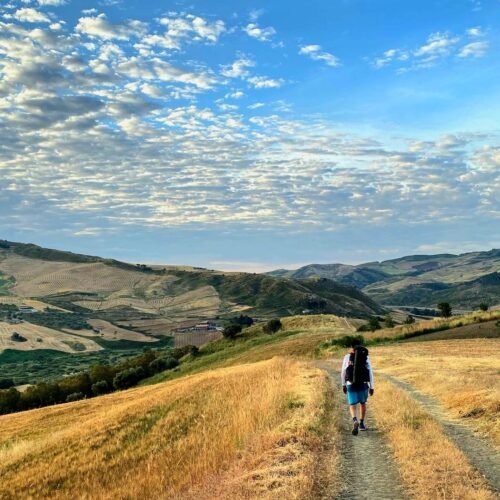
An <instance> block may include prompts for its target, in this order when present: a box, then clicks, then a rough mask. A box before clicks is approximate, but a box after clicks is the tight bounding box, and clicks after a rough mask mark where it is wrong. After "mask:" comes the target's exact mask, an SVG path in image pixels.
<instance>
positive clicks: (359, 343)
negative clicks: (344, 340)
mask: <svg viewBox="0 0 500 500" xmlns="http://www.w3.org/2000/svg"><path fill="white" fill-rule="evenodd" d="M358 345H361V342H360V341H359V340H358V339H356V340H353V341H352V342H351V347H352V348H354V347H358Z"/></svg>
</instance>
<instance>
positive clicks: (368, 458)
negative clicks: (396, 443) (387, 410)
mask: <svg viewBox="0 0 500 500" xmlns="http://www.w3.org/2000/svg"><path fill="white" fill-rule="evenodd" d="M316 366H318V368H321V369H322V370H325V371H326V372H327V373H328V375H329V377H330V380H331V382H332V385H333V387H334V390H336V391H337V393H338V392H340V393H341V387H340V383H339V377H340V375H339V372H338V371H337V370H335V369H334V367H333V366H332V363H329V362H317V363H316ZM342 410H343V418H342V430H341V434H342V436H341V438H342V448H341V452H342V463H341V468H342V471H341V477H342V478H343V480H344V488H343V490H342V491H341V492H340V494H339V495H338V496H336V497H334V496H332V497H330V498H332V499H333V498H335V499H336V500H402V499H404V498H408V495H405V493H404V489H403V486H402V482H401V478H400V475H399V472H398V468H397V466H396V464H395V462H394V459H393V457H392V453H391V451H390V449H389V446H388V445H387V442H386V439H385V437H384V435H383V434H382V433H381V432H379V431H378V430H377V426H376V422H375V421H374V419H373V416H372V413H371V412H370V410H368V412H367V419H366V424H367V427H368V431H366V432H360V433H359V435H358V436H353V435H352V434H351V425H352V421H351V417H350V416H349V412H348V409H347V405H345V406H344V407H343V408H342Z"/></svg>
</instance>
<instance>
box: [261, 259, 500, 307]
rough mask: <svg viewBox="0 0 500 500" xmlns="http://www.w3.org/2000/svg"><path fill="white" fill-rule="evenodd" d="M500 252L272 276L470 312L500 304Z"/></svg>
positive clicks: (335, 266)
mask: <svg viewBox="0 0 500 500" xmlns="http://www.w3.org/2000/svg"><path fill="white" fill-rule="evenodd" d="M499 272H500V250H498V249H493V250H490V251H487V252H471V253H464V254H460V255H453V254H438V255H412V256H407V257H402V258H399V259H392V260H387V261H382V262H368V263H366V264H359V265H345V264H311V265H308V266H304V267H301V268H300V269H297V270H294V271H289V270H283V269H280V270H277V271H272V272H271V273H268V274H269V275H271V276H279V277H283V278H291V279H297V278H300V279H303V278H308V277H313V276H319V277H324V278H328V279H332V280H335V281H337V282H339V283H344V284H348V285H351V286H355V287H357V288H359V289H361V290H362V291H363V292H364V293H366V294H367V295H368V296H370V297H371V298H372V299H374V300H376V301H377V302H379V303H382V304H389V305H406V306H423V307H435V306H436V303H437V302H439V301H443V300H445V301H449V302H451V303H452V304H453V305H454V306H455V307H457V308H463V309H470V307H471V306H473V307H475V306H477V304H478V303H479V302H481V301H485V302H488V303H490V304H497V303H499V302H500V283H499V280H498V273H499Z"/></svg>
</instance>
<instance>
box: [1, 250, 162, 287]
mask: <svg viewBox="0 0 500 500" xmlns="http://www.w3.org/2000/svg"><path fill="white" fill-rule="evenodd" d="M0 271H2V272H3V273H4V274H6V275H9V276H14V278H15V280H16V285H15V286H14V288H13V289H12V291H13V292H14V293H16V294H17V295H20V296H22V297H40V296H44V295H51V294H55V293H61V292H66V291H80V292H95V293H106V292H115V291H117V290H122V289H133V288H147V287H148V286H150V285H151V284H153V283H154V282H155V281H156V280H157V279H158V278H157V277H156V276H154V275H148V274H144V273H140V272H136V271H128V270H125V269H119V268H116V267H111V266H108V265H106V264H103V263H100V262H99V263H91V264H75V263H71V262H52V261H44V260H38V259H30V258H27V257H21V256H19V255H9V256H8V257H7V258H6V259H4V260H2V261H1V262H0Z"/></svg>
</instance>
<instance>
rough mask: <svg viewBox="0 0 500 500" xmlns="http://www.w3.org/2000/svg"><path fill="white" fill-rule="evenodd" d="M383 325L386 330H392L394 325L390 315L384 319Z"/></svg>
mask: <svg viewBox="0 0 500 500" xmlns="http://www.w3.org/2000/svg"><path fill="white" fill-rule="evenodd" d="M384 325H385V327H386V328H394V325H395V323H394V320H393V319H392V316H391V315H390V314H388V315H387V316H386V317H385V318H384Z"/></svg>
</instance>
